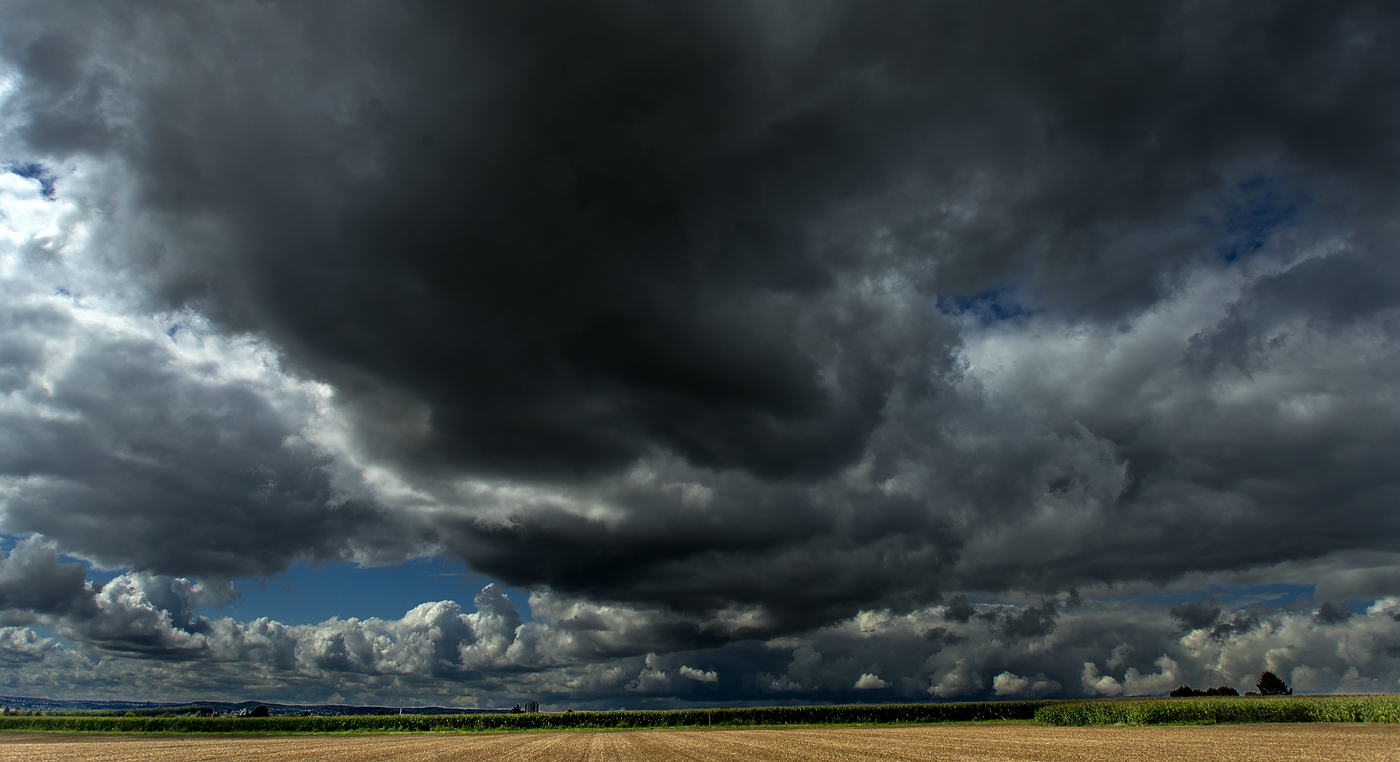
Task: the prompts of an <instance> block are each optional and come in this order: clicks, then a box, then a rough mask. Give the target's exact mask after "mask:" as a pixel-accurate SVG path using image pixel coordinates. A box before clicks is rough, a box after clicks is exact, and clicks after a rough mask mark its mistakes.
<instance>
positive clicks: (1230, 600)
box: [1137, 584, 1372, 611]
mask: <svg viewBox="0 0 1400 762" xmlns="http://www.w3.org/2000/svg"><path fill="white" fill-rule="evenodd" d="M1316 590H1317V588H1316V586H1314V585H1282V584H1279V585H1218V586H1212V587H1209V588H1205V589H1202V590H1189V591H1181V592H1162V593H1153V594H1151V595H1144V596H1141V597H1139V598H1138V599H1137V600H1139V601H1142V602H1144V603H1161V604H1164V605H1167V604H1170V605H1177V604H1180V603H1194V602H1196V601H1200V600H1204V599H1206V598H1210V599H1212V600H1214V601H1215V605H1217V606H1219V607H1220V608H1222V609H1226V610H1229V609H1230V608H1231V607H1237V608H1246V607H1248V606H1264V607H1267V608H1286V607H1289V606H1293V605H1295V604H1298V603H1300V602H1302V603H1307V604H1309V605H1311V603H1312V598H1313V595H1314V593H1315V592H1316ZM1318 603H1319V604H1321V601H1318ZM1333 603H1334V604H1337V605H1340V604H1341V602H1340V601H1333ZM1370 603H1372V601H1365V602H1364V603H1358V602H1355V601H1347V602H1346V604H1347V606H1348V607H1351V608H1353V609H1354V610H1358V611H1359V610H1363V609H1364V608H1365V607H1366V605H1368V604H1370Z"/></svg>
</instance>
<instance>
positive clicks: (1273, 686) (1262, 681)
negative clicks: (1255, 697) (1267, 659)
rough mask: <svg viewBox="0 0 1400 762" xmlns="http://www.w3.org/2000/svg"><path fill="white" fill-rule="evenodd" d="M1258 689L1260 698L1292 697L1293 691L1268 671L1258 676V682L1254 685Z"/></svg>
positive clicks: (1281, 679)
mask: <svg viewBox="0 0 1400 762" xmlns="http://www.w3.org/2000/svg"><path fill="white" fill-rule="evenodd" d="M1254 687H1255V688H1258V689H1259V695H1261V696H1292V695H1293V689H1292V688H1289V687H1288V683H1285V682H1284V681H1283V678H1281V677H1279V676H1278V675H1275V674H1274V673H1272V672H1269V671H1268V670H1265V671H1264V672H1263V674H1261V675H1259V681H1258V682H1256V683H1255V684H1254Z"/></svg>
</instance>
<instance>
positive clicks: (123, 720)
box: [0, 695, 1400, 733]
mask: <svg viewBox="0 0 1400 762" xmlns="http://www.w3.org/2000/svg"><path fill="white" fill-rule="evenodd" d="M998 720H1000V721H1006V720H1020V721H1032V720H1033V721H1036V722H1038V723H1041V724H1045V725H1159V724H1169V723H1245V722H1387V723H1394V722H1398V721H1400V696H1389V695H1387V696H1287V697H1278V698H1259V697H1239V698H1224V697H1219V698H1217V697H1211V698H1170V699H1166V698H1162V699H1100V700H1093V701H987V702H976V703H960V704H903V705H877V706H802V707H760V708H752V709H687V710H679V711H656V712H647V711H642V712H567V713H542V714H457V715H377V716H376V715H362V716H356V717H299V716H280V717H195V716H143V717H111V716H94V715H71V716H53V715H48V716H9V717H0V730H8V731H20V730H26V731H34V730H40V731H102V732H123V733H346V732H352V733H353V732H361V733H366V732H368V733H376V732H378V733H385V732H389V733H392V732H423V731H449V732H453V731H455V732H480V731H503V730H566V729H601V728H661V727H696V726H700V727H706V726H709V727H755V726H774V725H857V724H876V725H882V724H913V723H936V722H987V721H998Z"/></svg>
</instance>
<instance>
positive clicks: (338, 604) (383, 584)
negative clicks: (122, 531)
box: [0, 534, 530, 625]
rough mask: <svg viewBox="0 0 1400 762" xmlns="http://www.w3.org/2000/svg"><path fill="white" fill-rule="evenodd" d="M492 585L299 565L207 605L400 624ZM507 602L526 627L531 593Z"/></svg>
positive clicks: (513, 594) (253, 614) (91, 577)
mask: <svg viewBox="0 0 1400 762" xmlns="http://www.w3.org/2000/svg"><path fill="white" fill-rule="evenodd" d="M23 539H25V536H24V535H7V534H0V551H3V552H4V553H5V554H6V555H8V554H9V553H10V551H12V550H14V547H15V544H16V543H18V542H19V541H20V540H23ZM60 558H61V559H62V560H63V561H64V562H65V563H81V564H82V565H83V568H84V569H85V570H86V572H87V579H88V581H89V582H91V583H92V584H93V585H94V586H97V587H100V586H102V585H106V584H107V583H108V582H111V581H112V580H113V579H115V578H116V577H118V576H120V575H122V574H124V573H126V571H127V570H126V569H99V568H97V567H95V566H93V565H92V564H90V563H88V562H86V561H84V560H82V559H80V558H74V557H72V556H68V555H60ZM493 581H494V580H492V579H491V578H489V577H486V576H483V575H480V574H475V573H472V572H469V571H468V570H467V569H466V567H465V565H463V564H462V562H460V561H453V562H448V563H445V562H444V561H443V560H442V559H438V558H421V559H414V560H412V561H405V562H404V563H401V564H397V565H395V566H380V567H361V566H358V565H356V564H353V563H343V564H322V565H320V566H319V567H316V566H312V565H310V564H307V563H305V562H301V563H298V564H296V565H295V566H293V567H292V568H290V569H288V570H287V571H285V572H283V573H282V574H278V575H276V576H273V577H268V578H265V579H240V580H235V581H234V583H233V586H234V589H235V590H237V591H238V593H239V595H238V597H237V598H235V599H234V600H233V601H232V602H231V603H229V604H228V605H226V606H202V607H200V609H199V613H200V614H201V615H203V616H206V617H218V616H231V617H233V618H235V619H238V620H240V621H249V620H252V619H257V618H259V617H268V618H270V619H275V620H277V621H279V622H281V623H283V624H288V625H296V624H316V623H318V622H324V621H326V620H327V619H330V618H331V617H340V618H341V619H348V618H350V617H355V618H357V619H368V618H370V617H378V618H380V619H398V618H400V617H402V616H403V615H404V613H405V612H407V611H408V610H409V609H412V608H413V607H414V606H417V605H419V604H421V603H430V602H433V601H444V600H447V601H456V602H457V603H459V604H461V606H462V611H463V612H464V613H471V612H472V611H475V610H476V607H475V605H473V603H472V599H474V598H476V594H477V593H479V592H481V589H482V588H483V587H486V586H487V585H489V584H491V583H492V582H493ZM501 589H502V590H503V591H504V592H505V595H506V597H507V598H509V599H510V601H511V603H514V604H515V608H516V610H518V611H519V612H520V618H521V619H522V620H523V621H526V622H528V621H530V603H529V598H530V594H529V593H528V592H527V591H524V590H519V589H516V588H512V587H507V586H505V585H502V586H501Z"/></svg>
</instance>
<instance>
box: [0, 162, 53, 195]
mask: <svg viewBox="0 0 1400 762" xmlns="http://www.w3.org/2000/svg"><path fill="white" fill-rule="evenodd" d="M0 166H3V167H4V169H5V171H6V172H9V173H10V174H13V175H19V176H20V177H23V178H26V179H29V180H38V181H39V195H40V196H43V197H44V198H46V199H48V200H49V201H53V200H54V199H56V198H57V197H58V196H57V188H56V186H55V184H56V183H57V182H58V175H56V174H54V173H53V172H52V171H51V170H50V169H49V168H48V167H46V166H44V165H43V164H40V163H38V162H35V161H20V162H9V163H6V164H4V165H0Z"/></svg>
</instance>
